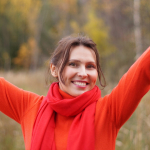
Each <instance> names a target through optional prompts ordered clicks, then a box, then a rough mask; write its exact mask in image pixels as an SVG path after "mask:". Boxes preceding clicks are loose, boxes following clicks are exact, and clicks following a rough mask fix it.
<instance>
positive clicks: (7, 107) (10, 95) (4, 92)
mask: <svg viewBox="0 0 150 150" xmlns="http://www.w3.org/2000/svg"><path fill="white" fill-rule="evenodd" d="M39 100H40V96H39V95H37V94H34V93H32V92H27V91H24V90H22V89H20V88H18V87H16V86H14V85H13V84H11V83H9V82H8V81H6V80H5V79H4V78H1V77H0V111H1V112H2V113H4V114H6V115H7V116H9V117H10V118H12V119H14V120H15V121H17V122H18V123H21V119H22V118H23V116H24V115H25V114H26V113H27V112H28V110H29V109H31V108H32V107H34V105H36V103H37V102H38V101H39Z"/></svg>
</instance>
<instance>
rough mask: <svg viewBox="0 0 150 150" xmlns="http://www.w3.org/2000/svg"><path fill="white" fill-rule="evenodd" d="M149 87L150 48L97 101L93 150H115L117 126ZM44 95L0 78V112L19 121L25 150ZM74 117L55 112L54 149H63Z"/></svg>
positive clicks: (132, 109)
mask: <svg viewBox="0 0 150 150" xmlns="http://www.w3.org/2000/svg"><path fill="white" fill-rule="evenodd" d="M149 89H150V48H149V49H147V50H146V52H144V54H143V55H142V56H141V57H140V58H139V59H138V61H136V63H134V64H133V65H132V66H131V68H130V69H129V70H128V72H127V73H126V74H125V75H124V76H123V77H122V79H121V80H120V82H119V84H118V85H117V86H116V87H115V88H114V89H113V91H112V92H111V93H110V94H109V95H106V96H105V97H103V98H100V99H99V100H98V102H97V105H96V114H95V149H96V150H99V149H101V150H115V140H116V137H117V134H118V131H119V129H120V128H121V126H122V125H123V124H124V123H125V122H126V121H127V120H128V118H129V117H130V116H131V115H132V113H133V112H134V110H135V109H136V107H137V105H138V103H139V102H140V100H141V98H142V97H143V96H144V95H145V94H146V92H148V90H149ZM43 98H44V97H43V96H39V95H37V94H34V93H32V92H27V91H24V90H22V89H19V88H17V87H16V86H14V85H12V84H11V83H9V82H7V81H5V80H4V79H3V78H0V111H2V112H3V113H4V114H6V115H7V116H9V117H11V118H12V119H14V120H16V121H17V122H18V123H20V124H21V127H22V131H23V136H24V141H25V148H26V150H30V144H31V136H32V129H33V124H34V121H35V118H36V115H37V111H38V109H39V106H40V104H41V102H42V100H43ZM73 119H74V118H73V117H65V116H61V115H60V114H57V115H56V128H55V143H56V149H57V150H65V149H66V146H67V137H68V132H69V128H70V125H71V123H72V121H73Z"/></svg>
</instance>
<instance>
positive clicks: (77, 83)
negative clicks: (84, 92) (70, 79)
mask: <svg viewBox="0 0 150 150" xmlns="http://www.w3.org/2000/svg"><path fill="white" fill-rule="evenodd" d="M74 84H76V85H80V86H86V83H85V82H74Z"/></svg>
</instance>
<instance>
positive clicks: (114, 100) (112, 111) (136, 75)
mask: <svg viewBox="0 0 150 150" xmlns="http://www.w3.org/2000/svg"><path fill="white" fill-rule="evenodd" d="M149 89H150V47H149V48H148V49H147V50H146V51H145V52H144V53H143V54H142V55H141V57H140V58H139V59H138V60H137V61H136V62H135V63H134V64H133V65H132V66H131V67H130V69H129V70H128V72H127V73H126V74H125V75H124V76H123V77H122V78H121V80H120V81H119V84H118V85H117V86H116V87H115V88H114V89H113V91H112V92H111V94H109V95H107V96H105V97H104V98H102V101H104V103H105V104H106V103H107V104H106V105H105V106H107V107H108V108H107V109H108V112H109V115H110V119H111V120H112V121H113V122H114V123H115V124H116V127H117V128H120V127H121V126H122V125H123V124H124V123H125V122H126V121H127V119H128V118H129V117H130V116H131V115H132V113H133V112H134V110H135V109H136V107H137V105H138V104H139V102H140V100H141V98H142V97H143V96H144V95H145V94H146V93H147V92H148V91H149Z"/></svg>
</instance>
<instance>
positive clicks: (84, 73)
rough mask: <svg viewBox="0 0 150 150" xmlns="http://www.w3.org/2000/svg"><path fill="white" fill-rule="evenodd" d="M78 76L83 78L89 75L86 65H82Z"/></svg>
mask: <svg viewBox="0 0 150 150" xmlns="http://www.w3.org/2000/svg"><path fill="white" fill-rule="evenodd" d="M78 76H79V77H81V78H86V77H87V72H86V68H85V67H81V68H80V69H79V71H78Z"/></svg>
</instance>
